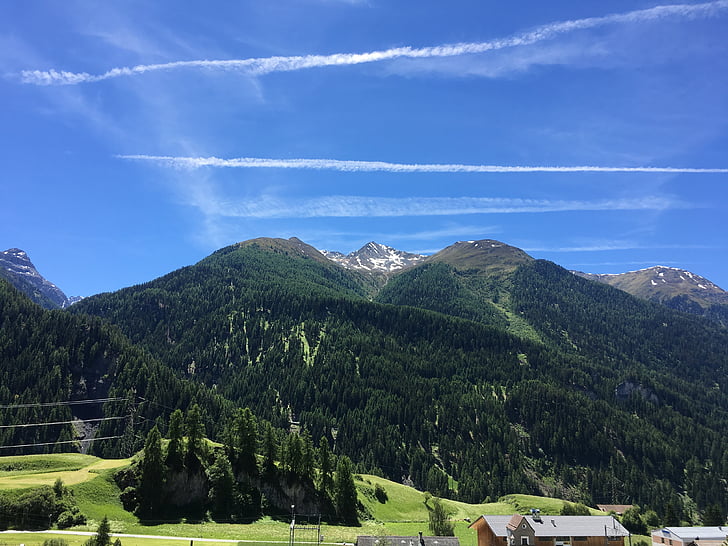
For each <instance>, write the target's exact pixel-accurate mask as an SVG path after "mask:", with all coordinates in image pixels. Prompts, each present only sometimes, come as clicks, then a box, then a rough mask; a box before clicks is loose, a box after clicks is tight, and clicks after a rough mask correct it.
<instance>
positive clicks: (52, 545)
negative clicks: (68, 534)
mask: <svg viewBox="0 0 728 546" xmlns="http://www.w3.org/2000/svg"><path fill="white" fill-rule="evenodd" d="M43 546H68V542H66V540H65V539H63V538H49V539H48V540H44V541H43Z"/></svg>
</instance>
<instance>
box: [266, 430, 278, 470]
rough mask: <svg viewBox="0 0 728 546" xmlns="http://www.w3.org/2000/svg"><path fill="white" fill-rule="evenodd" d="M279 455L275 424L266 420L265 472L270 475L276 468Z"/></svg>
mask: <svg viewBox="0 0 728 546" xmlns="http://www.w3.org/2000/svg"><path fill="white" fill-rule="evenodd" d="M277 456H278V446H277V444H276V438H275V432H274V431H273V426H272V425H271V424H270V423H269V422H267V421H266V423H265V426H264V430H263V472H264V473H265V474H266V475H268V476H270V475H272V474H274V473H275V470H276V457H277Z"/></svg>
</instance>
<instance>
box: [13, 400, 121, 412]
mask: <svg viewBox="0 0 728 546" xmlns="http://www.w3.org/2000/svg"><path fill="white" fill-rule="evenodd" d="M122 400H129V399H128V398H95V399H92V400H68V401H66V402H45V403H40V402H38V403H34V404H5V405H0V409H16V408H47V407H51V406H81V405H84V404H104V403H106V402H119V401H122Z"/></svg>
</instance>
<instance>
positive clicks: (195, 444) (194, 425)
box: [185, 404, 205, 458]
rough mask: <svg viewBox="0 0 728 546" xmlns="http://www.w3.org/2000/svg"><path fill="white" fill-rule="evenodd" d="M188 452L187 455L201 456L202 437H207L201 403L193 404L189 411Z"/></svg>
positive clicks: (187, 421)
mask: <svg viewBox="0 0 728 546" xmlns="http://www.w3.org/2000/svg"><path fill="white" fill-rule="evenodd" d="M185 424H186V426H187V453H186V457H187V458H191V457H192V456H195V455H196V456H198V457H199V456H200V455H201V454H202V439H203V438H204V437H205V425H204V424H203V423H202V411H201V410H200V406H199V404H195V405H193V406H192V407H191V408H190V409H189V410H188V411H187V419H186V423H185Z"/></svg>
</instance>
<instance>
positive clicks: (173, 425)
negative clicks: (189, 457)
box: [167, 408, 185, 470]
mask: <svg viewBox="0 0 728 546" xmlns="http://www.w3.org/2000/svg"><path fill="white" fill-rule="evenodd" d="M184 427H185V421H184V416H183V415H182V410H181V409H179V408H177V409H176V410H174V411H173V412H172V415H170V416H169V431H168V434H169V444H168V446H167V464H168V465H169V466H170V467H171V468H173V469H175V470H180V469H181V468H182V463H183V460H184V455H183V443H184V433H185V431H184Z"/></svg>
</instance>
